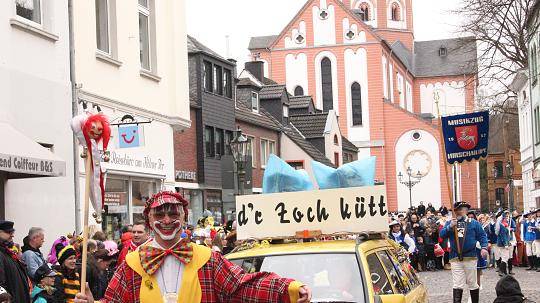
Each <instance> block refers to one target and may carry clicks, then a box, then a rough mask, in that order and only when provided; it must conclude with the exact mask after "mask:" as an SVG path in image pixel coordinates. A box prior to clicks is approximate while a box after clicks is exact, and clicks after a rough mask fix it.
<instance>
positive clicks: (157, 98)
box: [73, 0, 189, 128]
mask: <svg viewBox="0 0 540 303" xmlns="http://www.w3.org/2000/svg"><path fill="white" fill-rule="evenodd" d="M154 1H155V0H154ZM113 3H116V11H117V12H118V13H117V15H116V23H117V28H116V30H117V37H118V38H117V45H118V58H117V60H118V61H120V62H121V63H122V65H121V66H117V65H114V64H111V63H109V62H106V61H104V60H100V59H97V58H96V48H97V47H96V21H95V3H94V1H74V2H73V7H74V20H75V23H74V31H75V47H76V49H77V52H76V58H75V64H76V75H77V82H78V83H80V84H82V89H83V90H84V91H86V92H90V93H93V94H96V95H99V96H105V97H107V98H109V99H113V100H116V101H118V102H122V103H126V104H130V105H133V106H137V107H140V108H144V109H147V110H149V111H153V112H156V113H161V114H163V115H166V116H170V117H174V118H176V120H178V126H179V127H184V128H185V127H189V99H188V98H189V96H188V93H189V89H188V88H189V85H188V73H187V70H188V63H187V46H186V45H187V42H186V39H187V36H186V25H185V3H184V1H155V15H156V18H155V19H156V37H155V41H156V54H155V56H156V58H157V62H156V65H157V67H156V68H157V70H156V71H155V74H156V75H157V76H159V77H161V80H160V81H159V82H158V81H155V80H152V79H149V78H148V77H144V76H142V75H141V72H140V71H141V65H140V59H139V25H138V24H139V23H138V7H137V1H120V0H117V1H114V2H113ZM129 12H131V13H129ZM113 43H114V41H113Z"/></svg>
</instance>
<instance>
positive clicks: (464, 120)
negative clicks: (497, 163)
mask: <svg viewBox="0 0 540 303" xmlns="http://www.w3.org/2000/svg"><path fill="white" fill-rule="evenodd" d="M442 129H443V134H444V143H445V144H444V145H445V148H446V159H447V161H448V163H450V164H453V163H454V162H459V163H461V162H463V161H471V160H473V159H476V160H478V159H480V158H481V157H487V149H488V138H489V112H487V111H485V112H477V113H471V114H464V115H455V116H449V117H442Z"/></svg>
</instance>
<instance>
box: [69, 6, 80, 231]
mask: <svg viewBox="0 0 540 303" xmlns="http://www.w3.org/2000/svg"><path fill="white" fill-rule="evenodd" d="M68 18H69V78H70V81H71V114H72V116H73V117H75V116H76V115H78V114H79V109H78V101H79V96H78V89H77V81H76V79H75V42H74V38H75V35H74V32H73V0H68ZM72 137H73V188H74V194H75V197H74V201H75V233H76V234H77V235H78V234H80V233H81V199H80V186H79V183H80V182H79V142H78V141H77V138H75V136H72Z"/></svg>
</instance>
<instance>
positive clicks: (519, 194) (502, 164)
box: [486, 115, 524, 212]
mask: <svg viewBox="0 0 540 303" xmlns="http://www.w3.org/2000/svg"><path fill="white" fill-rule="evenodd" d="M518 119H519V118H518V117H516V116H514V115H496V116H491V117H490V121H489V148H488V157H487V159H486V163H487V186H488V200H489V208H488V209H489V211H494V210H497V209H498V208H499V207H507V208H510V207H509V201H510V194H512V196H513V201H514V209H517V210H518V211H519V212H522V211H523V208H524V205H523V186H522V181H521V180H522V174H521V172H522V169H521V153H520V144H519V143H520V142H519V124H518ZM508 164H510V166H509V165H508ZM510 168H511V170H510ZM510 178H511V179H512V180H513V182H512V184H513V188H512V190H510V183H511V182H509V181H510Z"/></svg>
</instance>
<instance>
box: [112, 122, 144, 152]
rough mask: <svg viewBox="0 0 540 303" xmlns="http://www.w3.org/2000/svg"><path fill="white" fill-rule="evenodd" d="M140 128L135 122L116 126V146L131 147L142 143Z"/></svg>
mask: <svg viewBox="0 0 540 303" xmlns="http://www.w3.org/2000/svg"><path fill="white" fill-rule="evenodd" d="M142 141H143V140H142V128H141V127H140V126H139V125H137V124H128V125H119V126H118V147H119V148H131V147H139V146H141V145H142Z"/></svg>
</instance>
